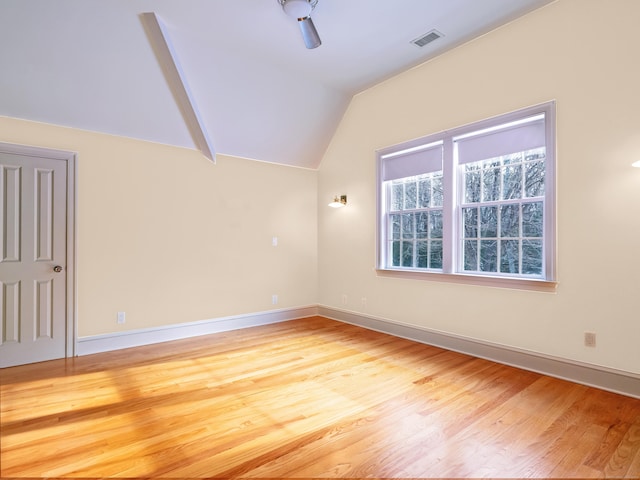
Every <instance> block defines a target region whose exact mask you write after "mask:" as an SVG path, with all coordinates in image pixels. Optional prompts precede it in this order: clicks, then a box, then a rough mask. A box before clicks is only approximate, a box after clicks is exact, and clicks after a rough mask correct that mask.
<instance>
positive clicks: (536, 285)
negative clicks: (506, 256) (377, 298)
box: [376, 268, 558, 293]
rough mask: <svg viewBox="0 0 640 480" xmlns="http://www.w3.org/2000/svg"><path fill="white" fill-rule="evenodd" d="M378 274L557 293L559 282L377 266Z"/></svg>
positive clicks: (390, 276)
mask: <svg viewBox="0 0 640 480" xmlns="http://www.w3.org/2000/svg"><path fill="white" fill-rule="evenodd" d="M376 274H377V275H378V276H380V277H388V278H404V279H411V280H426V281H431V282H444V283H457V284H462V285H477V286H483V287H494V288H512V289H517V290H531V291H535V292H548V293H555V292H556V287H557V286H558V282H552V281H548V280H533V279H523V278H509V277H489V276H481V275H469V274H463V273H434V272H417V271H415V270H403V269H381V268H376Z"/></svg>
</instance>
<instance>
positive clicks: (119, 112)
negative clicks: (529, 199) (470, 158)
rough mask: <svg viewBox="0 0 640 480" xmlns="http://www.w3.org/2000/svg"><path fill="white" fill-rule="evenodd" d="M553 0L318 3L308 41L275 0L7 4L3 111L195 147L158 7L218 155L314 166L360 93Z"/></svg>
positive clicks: (2, 7)
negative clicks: (314, 44) (429, 36)
mask: <svg viewBox="0 0 640 480" xmlns="http://www.w3.org/2000/svg"><path fill="white" fill-rule="evenodd" d="M550 1H552V0H393V1H392V0H387V1H382V0H380V1H378V0H376V1H373V0H319V1H318V4H317V6H316V8H315V10H314V11H313V14H312V18H313V21H314V23H315V26H316V28H317V30H318V32H319V35H320V38H321V39H322V45H321V46H320V47H318V48H316V49H313V50H308V49H306V48H305V46H304V43H303V41H302V37H301V33H300V31H299V29H298V26H297V22H296V20H295V19H292V18H289V17H288V16H287V15H285V14H284V12H283V11H282V8H281V7H280V4H279V2H278V1H277V0H55V1H52V0H2V1H1V2H0V115H3V116H9V117H16V118H21V119H27V120H34V121H40V122H46V123H52V124H56V125H62V126H68V127H73V128H78V129H84V130H91V131H97V132H104V133H109V134H114V135H122V136H127V137H133V138H138V139H143V140H149V141H153V142H160V143H165V144H170V145H177V146H183V147H188V148H196V146H197V143H196V142H195V141H194V137H193V134H192V130H190V128H189V127H188V124H187V123H186V122H185V117H184V108H183V105H182V104H181V102H180V100H179V98H178V97H177V96H176V93H175V91H174V90H172V86H171V84H170V82H168V79H167V77H166V71H165V70H163V68H162V67H161V63H160V60H161V59H160V58H159V56H158V50H157V48H154V46H153V45H152V42H153V38H152V36H151V35H150V34H149V28H148V26H145V22H144V21H143V15H142V14H143V13H145V12H154V13H155V14H156V17H157V18H159V19H161V21H162V22H163V23H164V25H165V27H166V28H165V30H166V33H167V35H168V37H169V38H170V40H171V43H172V45H173V52H174V55H175V57H176V59H177V61H178V63H179V65H180V66H181V68H182V73H183V79H184V81H185V83H186V84H187V85H188V88H189V91H190V93H191V99H192V101H193V103H194V104H195V106H196V107H197V110H198V111H199V113H200V119H201V127H202V129H203V131H204V132H205V134H206V135H207V136H208V138H209V140H210V141H211V143H212V144H213V146H214V148H215V150H216V151H217V152H218V153H222V154H226V155H233V156H239V157H246V158H252V159H256V160H261V161H267V162H274V163H282V164H287V165H296V166H301V167H308V168H316V167H317V166H318V165H319V163H320V161H321V159H322V156H323V154H324V152H325V150H326V148H327V146H328V143H329V141H330V139H331V137H332V135H333V133H334V132H335V129H336V127H337V125H338V123H339V121H340V119H341V117H342V115H343V114H344V112H345V110H346V108H347V106H348V103H349V101H350V100H351V98H352V97H353V95H355V94H357V93H358V92H361V91H362V90H364V89H366V88H368V87H370V86H372V85H374V84H376V83H378V82H380V81H383V80H385V79H387V78H389V77H391V76H393V75H395V74H397V73H399V72H401V71H403V70H406V69H408V68H410V67H412V66H415V65H418V64H420V63H423V62H425V61H427V60H429V59H430V58H433V57H434V56H437V55H439V54H441V53H443V52H445V51H447V50H449V49H451V48H454V47H456V46H457V45H460V44H462V43H464V42H466V41H469V40H471V39H473V38H475V37H477V36H479V35H482V34H484V33H486V32H488V31H490V30H492V29H494V28H496V27H498V26H500V25H502V24H504V23H506V22H509V21H511V20H513V19H515V18H517V17H518V16H521V15H523V14H525V13H527V12H529V11H531V10H533V9H536V8H539V7H541V6H543V5H545V4H547V3H550ZM434 29H435V30H437V31H438V32H439V33H441V34H442V37H441V38H439V39H437V40H435V41H433V42H432V43H430V44H428V45H426V46H425V47H418V46H416V45H414V44H412V43H411V41H412V40H414V39H416V38H418V37H420V36H422V35H423V34H426V33H428V32H430V31H431V30H434ZM427 87H428V86H427Z"/></svg>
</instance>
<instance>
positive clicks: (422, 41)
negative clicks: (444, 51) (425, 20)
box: [411, 30, 443, 47]
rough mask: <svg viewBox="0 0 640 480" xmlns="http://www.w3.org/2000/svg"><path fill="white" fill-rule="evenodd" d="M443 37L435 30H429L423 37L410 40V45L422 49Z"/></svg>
mask: <svg viewBox="0 0 640 480" xmlns="http://www.w3.org/2000/svg"><path fill="white" fill-rule="evenodd" d="M442 36H443V35H442V34H441V33H440V32H439V31H437V30H431V31H430V32H429V33H425V34H424V35H422V36H420V37H418V38H416V39H415V40H412V41H411V43H413V44H414V45H417V46H418V47H424V46H425V45H427V44H429V43H431V42H433V41H434V40H437V39H439V38H440V37H442Z"/></svg>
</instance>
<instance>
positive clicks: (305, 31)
mask: <svg viewBox="0 0 640 480" xmlns="http://www.w3.org/2000/svg"><path fill="white" fill-rule="evenodd" d="M298 25H300V31H301V32H302V38H303V40H304V45H305V47H307V48H316V47H319V46H320V45H322V41H321V40H320V35H318V31H317V30H316V26H315V25H314V24H313V20H311V17H306V18H301V19H299V20H298Z"/></svg>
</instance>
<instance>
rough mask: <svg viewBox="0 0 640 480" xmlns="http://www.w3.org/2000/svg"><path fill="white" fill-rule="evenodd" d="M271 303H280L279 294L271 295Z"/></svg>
mask: <svg viewBox="0 0 640 480" xmlns="http://www.w3.org/2000/svg"><path fill="white" fill-rule="evenodd" d="M271 303H272V304H273V305H277V304H278V295H271Z"/></svg>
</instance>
